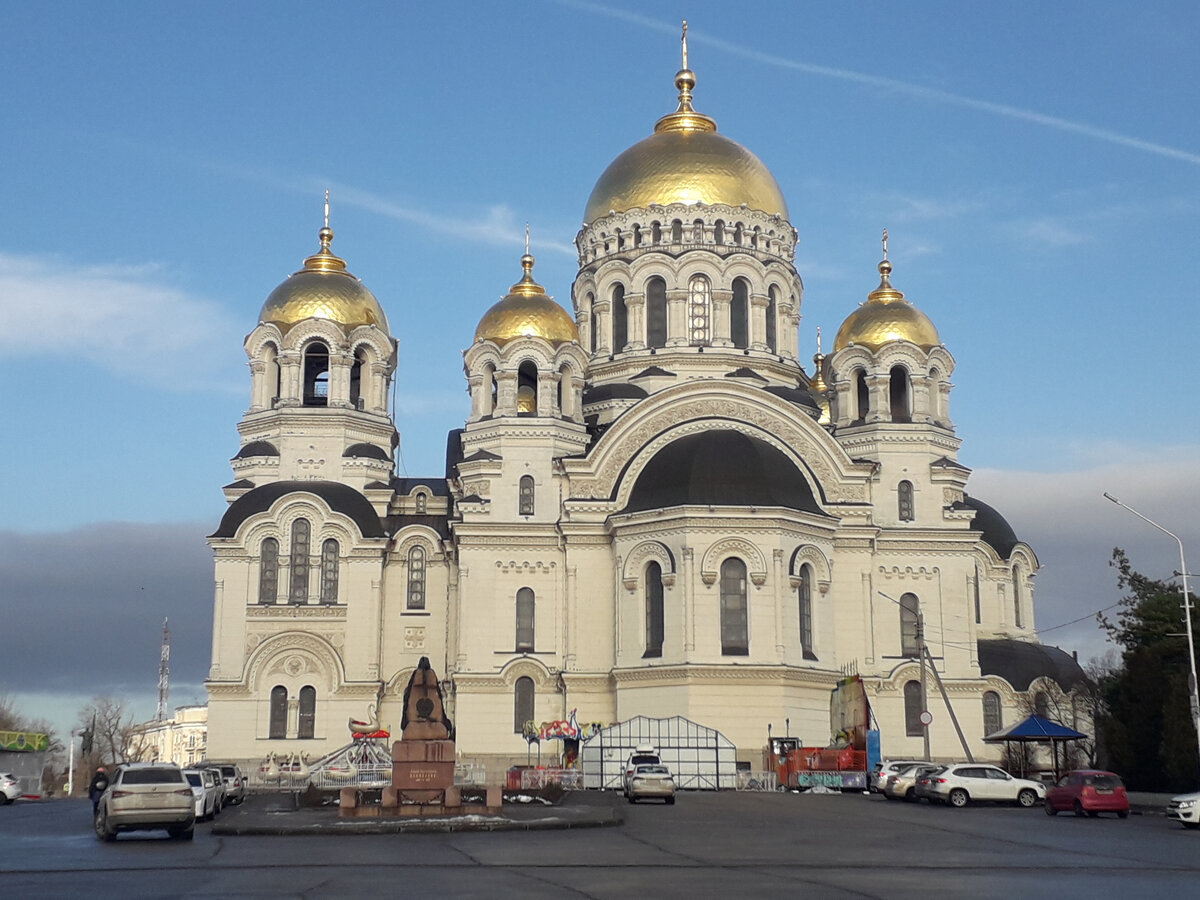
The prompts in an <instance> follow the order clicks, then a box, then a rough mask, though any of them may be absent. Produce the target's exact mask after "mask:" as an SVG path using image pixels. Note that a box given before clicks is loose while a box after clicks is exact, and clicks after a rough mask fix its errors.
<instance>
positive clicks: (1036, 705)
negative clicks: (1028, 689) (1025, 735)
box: [1033, 691, 1050, 719]
mask: <svg viewBox="0 0 1200 900" xmlns="http://www.w3.org/2000/svg"><path fill="white" fill-rule="evenodd" d="M1033 711H1034V712H1035V713H1036V714H1037V715H1039V716H1041V717H1042V718H1043V719H1048V718H1050V695H1049V694H1047V693H1046V692H1045V691H1038V692H1037V693H1036V694H1034V695H1033Z"/></svg>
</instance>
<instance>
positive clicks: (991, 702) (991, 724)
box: [983, 691, 1004, 737]
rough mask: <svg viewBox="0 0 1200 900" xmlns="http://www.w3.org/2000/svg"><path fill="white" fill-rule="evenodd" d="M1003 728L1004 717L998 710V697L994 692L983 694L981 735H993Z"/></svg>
mask: <svg viewBox="0 0 1200 900" xmlns="http://www.w3.org/2000/svg"><path fill="white" fill-rule="evenodd" d="M1003 727H1004V715H1003V713H1002V712H1001V709H1000V695H999V694H997V693H996V692H995V691H984V692H983V735H984V737H987V736H988V735H989V734H995V733H996V732H997V731H999V730H1000V729H1001V728H1003Z"/></svg>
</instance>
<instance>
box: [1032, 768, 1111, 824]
mask: <svg viewBox="0 0 1200 900" xmlns="http://www.w3.org/2000/svg"><path fill="white" fill-rule="evenodd" d="M1045 807H1046V815H1048V816H1053V815H1057V814H1058V811H1059V810H1063V811H1064V812H1065V811H1067V810H1074V812H1075V815H1077V816H1084V815H1087V816H1096V815H1099V814H1100V813H1102V812H1114V813H1116V814H1117V815H1118V816H1119V817H1120V818H1122V819H1124V818H1125V817H1126V816H1128V815H1129V796H1128V795H1127V794H1126V793H1125V785H1124V783H1123V782H1122V781H1121V776H1120V775H1115V774H1113V773H1112V772H1101V771H1098V770H1096V769H1080V770H1078V771H1076V772H1068V773H1067V774H1066V775H1064V776H1063V777H1062V778H1060V779H1059V780H1058V784H1056V785H1054V787H1052V788H1050V789H1049V790H1047V791H1046V802H1045Z"/></svg>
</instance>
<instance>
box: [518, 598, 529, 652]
mask: <svg viewBox="0 0 1200 900" xmlns="http://www.w3.org/2000/svg"><path fill="white" fill-rule="evenodd" d="M517 652H518V653H532V652H533V589H532V588H527V587H523V588H521V589H520V590H519V591H517Z"/></svg>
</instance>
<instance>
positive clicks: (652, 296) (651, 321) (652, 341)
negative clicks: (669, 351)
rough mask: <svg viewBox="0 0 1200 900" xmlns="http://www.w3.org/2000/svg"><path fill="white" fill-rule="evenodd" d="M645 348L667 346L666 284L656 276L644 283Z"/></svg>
mask: <svg viewBox="0 0 1200 900" xmlns="http://www.w3.org/2000/svg"><path fill="white" fill-rule="evenodd" d="M646 346H648V347H665V346H667V283H666V282H665V281H663V280H662V279H661V278H659V277H657V276H655V277H654V278H651V279H650V280H649V281H647V282H646Z"/></svg>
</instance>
